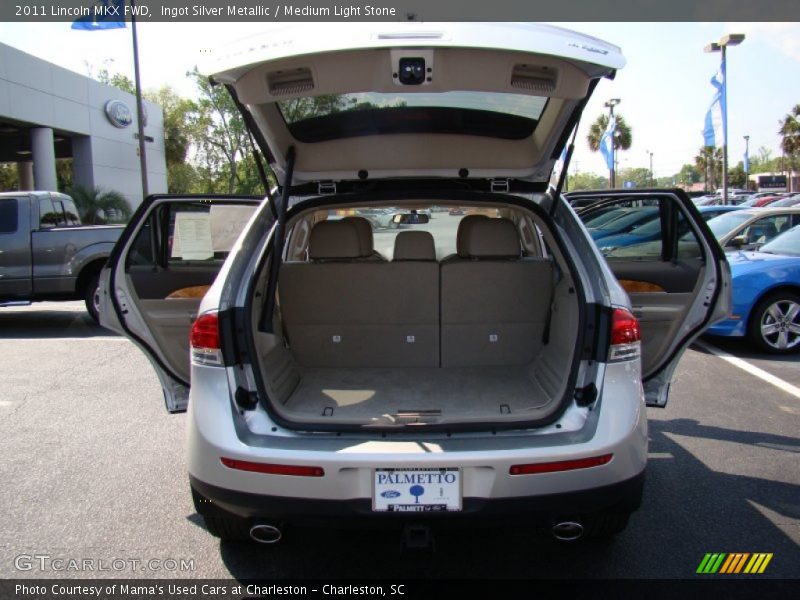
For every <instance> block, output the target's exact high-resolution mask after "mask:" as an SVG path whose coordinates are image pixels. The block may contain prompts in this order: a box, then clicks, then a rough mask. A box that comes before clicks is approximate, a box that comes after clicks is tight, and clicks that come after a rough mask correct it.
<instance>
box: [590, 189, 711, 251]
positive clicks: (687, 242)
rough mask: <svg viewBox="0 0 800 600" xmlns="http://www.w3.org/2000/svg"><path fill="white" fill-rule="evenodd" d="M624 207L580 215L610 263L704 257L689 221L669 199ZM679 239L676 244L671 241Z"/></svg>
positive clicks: (608, 206)
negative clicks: (672, 232) (673, 231)
mask: <svg viewBox="0 0 800 600" xmlns="http://www.w3.org/2000/svg"><path fill="white" fill-rule="evenodd" d="M622 204H623V205H622V206H620V205H619V204H617V203H612V204H611V205H606V206H604V207H600V208H599V209H598V213H599V214H593V211H591V210H590V211H588V212H583V213H582V214H581V218H583V220H584V223H585V224H586V225H587V227H588V229H589V233H590V234H591V236H592V239H593V240H594V242H595V244H596V245H597V247H598V248H599V249H600V251H601V252H602V254H603V255H604V256H605V257H606V260H607V261H609V262H615V261H632V260H633V261H649V262H658V261H671V260H676V259H677V260H686V259H694V258H703V253H702V250H701V246H700V242H699V240H698V238H697V235H696V234H695V232H694V230H693V229H692V228H691V227H690V225H689V220H688V219H687V217H686V216H685V215H684V214H683V212H681V211H680V210H677V209H676V208H674V205H672V204H671V203H670V202H669V201H668V200H666V199H649V200H647V201H645V202H639V203H636V202H630V201H628V202H623V203H622ZM610 215H611V218H609V216H610ZM598 221H599V223H600V224H599V225H597V224H598ZM594 225H596V226H594ZM673 227H674V228H676V234H677V235H676V236H674V237H673V236H672V235H671V228H673ZM676 238H677V244H673V243H671V242H670V241H669V240H673V239H676Z"/></svg>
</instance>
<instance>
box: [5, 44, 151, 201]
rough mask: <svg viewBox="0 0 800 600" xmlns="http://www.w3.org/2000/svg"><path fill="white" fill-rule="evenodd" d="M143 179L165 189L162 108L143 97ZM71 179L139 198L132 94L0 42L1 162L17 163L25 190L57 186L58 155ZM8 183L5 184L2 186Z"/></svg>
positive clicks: (137, 141)
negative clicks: (66, 160) (67, 164)
mask: <svg viewBox="0 0 800 600" xmlns="http://www.w3.org/2000/svg"><path fill="white" fill-rule="evenodd" d="M145 113H146V115H145V146H146V150H145V152H146V159H147V183H148V188H149V192H150V193H151V194H153V193H158V192H166V191H167V167H166V161H165V157H164V128H163V113H162V111H161V108H160V107H159V106H158V105H157V104H153V103H151V102H145ZM60 158H71V159H72V177H73V182H74V183H76V184H81V185H84V186H86V187H102V188H104V189H107V190H116V191H118V192H121V193H122V194H123V195H125V197H126V198H127V199H128V202H129V203H130V205H131V207H132V208H136V206H138V205H139V204H140V203H141V201H142V180H141V171H140V167H139V164H140V163H139V140H138V134H137V123H136V97H135V96H132V95H131V94H128V93H126V92H123V91H122V90H119V89H117V88H115V87H111V86H108V85H103V84H102V83H99V82H97V81H95V80H93V79H91V78H89V77H84V76H82V75H79V74H77V73H74V72H73V71H69V70H67V69H63V68H61V67H58V66H56V65H54V64H52V63H49V62H46V61H44V60H41V59H38V58H35V57H33V56H31V55H30V54H26V53H24V52H21V51H19V50H17V49H15V48H12V47H10V46H7V45H5V44H0V163H16V168H17V173H18V178H19V187H20V189H22V190H33V189H36V190H56V189H57V182H56V159H60ZM0 191H6V190H0Z"/></svg>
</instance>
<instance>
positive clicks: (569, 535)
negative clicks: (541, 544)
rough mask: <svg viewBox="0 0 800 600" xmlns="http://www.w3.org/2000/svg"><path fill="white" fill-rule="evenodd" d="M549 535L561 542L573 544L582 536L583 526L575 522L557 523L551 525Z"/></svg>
mask: <svg viewBox="0 0 800 600" xmlns="http://www.w3.org/2000/svg"><path fill="white" fill-rule="evenodd" d="M550 533H552V534H553V537H554V538H556V539H557V540H559V541H562V542H574V541H575V540H577V539H579V538H581V537H582V536H583V525H581V524H580V523H578V522H577V521H559V522H557V523H556V524H555V525H553V527H552V529H551V530H550Z"/></svg>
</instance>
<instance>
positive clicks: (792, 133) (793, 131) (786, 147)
mask: <svg viewBox="0 0 800 600" xmlns="http://www.w3.org/2000/svg"><path fill="white" fill-rule="evenodd" d="M780 125H781V128H780V129H779V130H778V134H779V135H780V136H781V150H783V153H784V154H785V155H786V156H787V157H788V158H789V168H790V169H791V170H794V168H795V163H796V159H797V157H798V155H800V104H795V105H794V108H792V111H791V112H790V113H789V114H787V115H786V116H785V117H784V118H783V120H782V121H780Z"/></svg>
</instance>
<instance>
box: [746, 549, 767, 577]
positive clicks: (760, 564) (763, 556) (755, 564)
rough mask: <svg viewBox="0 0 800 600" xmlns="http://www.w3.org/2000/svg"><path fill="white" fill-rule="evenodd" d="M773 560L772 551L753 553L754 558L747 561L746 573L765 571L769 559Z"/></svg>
mask: <svg viewBox="0 0 800 600" xmlns="http://www.w3.org/2000/svg"><path fill="white" fill-rule="evenodd" d="M771 560H772V553H771V552H770V553H766V552H759V553H756V554H753V558H751V559H750V562H749V563H747V566H746V567H745V569H744V572H745V573H763V572H764V570H765V569H766V568H767V565H768V564H769V561H771Z"/></svg>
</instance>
